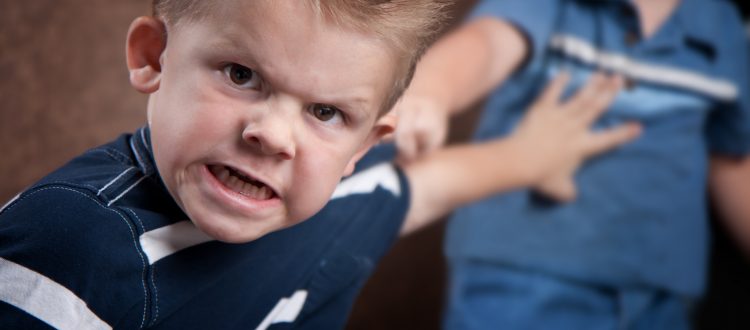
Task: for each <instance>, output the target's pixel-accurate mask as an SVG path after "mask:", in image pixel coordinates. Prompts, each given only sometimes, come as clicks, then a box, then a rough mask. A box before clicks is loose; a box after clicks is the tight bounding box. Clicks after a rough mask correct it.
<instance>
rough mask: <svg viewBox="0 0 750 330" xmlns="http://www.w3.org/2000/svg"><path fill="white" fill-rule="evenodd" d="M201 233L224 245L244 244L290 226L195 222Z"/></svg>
mask: <svg viewBox="0 0 750 330" xmlns="http://www.w3.org/2000/svg"><path fill="white" fill-rule="evenodd" d="M193 223H194V224H195V225H196V227H198V229H199V230H200V231H202V232H203V233H204V234H206V235H208V236H209V237H211V238H213V239H215V240H217V241H221V242H224V243H232V244H242V243H248V242H252V241H254V240H257V239H259V238H261V237H263V236H265V235H267V234H270V233H272V232H275V231H278V230H281V229H284V228H286V227H288V226H281V225H279V226H267V227H263V226H246V227H244V226H222V225H220V224H216V223H209V224H206V223H202V222H201V221H193Z"/></svg>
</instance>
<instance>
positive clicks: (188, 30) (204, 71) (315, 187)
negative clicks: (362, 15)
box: [128, 0, 396, 242]
mask: <svg viewBox="0 0 750 330" xmlns="http://www.w3.org/2000/svg"><path fill="white" fill-rule="evenodd" d="M218 7H221V8H220V9H216V12H214V13H212V14H210V15H207V17H206V18H204V19H201V20H199V21H197V22H192V21H187V20H186V21H183V22H180V23H179V24H178V25H177V26H172V27H170V28H169V31H168V32H169V33H168V42H167V44H166V49H164V51H163V52H162V53H161V56H160V57H159V58H158V64H159V65H160V68H158V69H155V70H154V71H155V72H154V76H153V78H154V79H152V80H151V81H150V82H151V83H152V84H155V86H153V85H152V87H153V88H152V89H151V90H149V89H148V88H143V86H136V88H139V89H140V90H145V91H149V92H153V94H152V95H151V97H150V99H149V114H148V115H149V124H150V127H151V139H152V145H153V149H154V150H153V153H154V157H155V159H156V164H157V167H158V169H159V173H160V175H161V178H162V180H163V181H164V183H165V184H166V186H167V188H168V189H169V191H170V193H171V194H172V196H174V198H175V200H176V201H177V203H178V204H179V205H180V206H181V207H182V209H183V210H184V211H185V212H186V213H187V215H188V216H189V217H190V219H191V220H192V221H193V222H194V223H195V224H196V226H197V227H198V228H200V229H201V230H202V231H204V232H206V233H207V234H209V235H210V236H212V237H214V238H216V239H219V240H222V241H227V242H246V241H250V240H253V239H256V238H258V237H260V236H262V235H264V234H266V233H269V232H272V231H275V230H278V229H281V228H285V227H288V226H290V225H293V224H295V223H298V222H300V221H302V220H304V219H306V218H308V217H310V216H312V215H313V214H314V213H315V212H317V211H318V210H319V209H320V208H322V207H323V205H324V204H325V203H326V202H327V201H328V199H329V198H330V196H331V194H332V192H333V190H334V188H335V186H336V184H337V183H338V182H339V180H340V179H341V177H342V176H343V175H345V174H348V173H350V172H351V170H352V168H353V165H354V162H355V161H356V160H357V159H358V158H359V157H360V156H361V155H362V154H363V153H364V152H365V151H366V150H367V149H369V147H370V146H371V145H372V144H373V143H374V142H376V141H377V139H378V138H379V137H380V136H381V135H382V134H384V133H387V132H389V131H390V130H391V129H392V125H391V123H390V122H389V121H390V120H391V118H388V117H382V118H378V110H379V109H380V106H381V103H382V102H383V100H384V99H385V98H386V95H387V92H388V91H389V88H390V87H391V86H392V81H393V79H394V72H395V68H396V62H395V59H394V57H393V55H391V53H390V52H389V51H388V50H387V48H386V46H385V44H383V43H382V42H380V41H379V40H378V39H376V38H375V37H373V36H370V35H366V34H363V33H359V32H355V31H352V30H349V29H345V28H342V27H340V26H336V25H334V24H329V23H326V22H324V21H321V20H319V19H318V18H317V16H315V14H314V13H313V12H312V10H311V9H309V8H308V7H306V5H305V4H304V2H302V1H298V0H284V1H278V0H273V1H257V0H254V1H240V0H232V1H221V2H220V5H218ZM136 22H138V21H136ZM136 22H134V25H135V24H137V23H136ZM152 23H153V22H152ZM134 29H135V28H134V26H131V34H130V36H129V47H130V45H131V44H133V42H132V40H130V38H133V37H136V38H137V36H136V35H137V33H133V31H134ZM146 44H148V43H146ZM146 48H147V47H146ZM130 52H131V50H130V49H129V54H128V55H129V57H130V58H129V66H131V65H130V64H131V62H134V61H133V60H131V58H132V57H133V55H131V53H130ZM135 56H137V55H135ZM148 56H149V55H148V54H145V55H144V58H147V57H148ZM147 69H148V68H147ZM132 77H133V68H132V66H131V80H133V78H132ZM136 80H137V79H136ZM137 84H138V83H137V82H134V85H137Z"/></svg>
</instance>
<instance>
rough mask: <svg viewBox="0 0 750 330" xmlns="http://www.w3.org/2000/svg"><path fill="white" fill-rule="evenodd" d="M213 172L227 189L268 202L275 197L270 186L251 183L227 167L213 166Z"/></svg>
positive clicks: (255, 182) (256, 182) (253, 181)
mask: <svg viewBox="0 0 750 330" xmlns="http://www.w3.org/2000/svg"><path fill="white" fill-rule="evenodd" d="M211 171H212V172H213V173H214V175H215V176H216V178H217V179H219V181H221V182H222V183H223V184H224V185H225V186H226V187H227V188H229V189H231V190H232V191H234V192H236V193H239V194H241V195H243V196H247V197H250V198H252V199H258V200H266V199H269V198H271V197H272V196H273V191H272V190H271V189H270V188H268V186H266V185H264V184H263V183H261V182H258V181H255V180H252V182H249V181H248V180H251V179H249V178H247V177H244V176H243V175H242V174H240V173H237V172H236V171H233V170H230V169H229V168H227V167H225V166H213V167H212V169H211ZM241 176H242V177H241Z"/></svg>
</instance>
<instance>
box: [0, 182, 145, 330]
mask: <svg viewBox="0 0 750 330" xmlns="http://www.w3.org/2000/svg"><path fill="white" fill-rule="evenodd" d="M126 222H127V219H125V218H124V217H121V216H120V215H119V214H117V213H115V212H113V211H111V210H110V209H108V208H106V207H104V206H102V205H101V204H100V203H99V201H97V200H96V199H95V198H94V197H93V196H92V195H91V193H90V192H87V191H84V190H78V189H75V188H73V187H70V186H64V185H49V186H40V187H38V188H35V189H32V190H30V191H27V192H25V193H23V194H22V195H20V196H19V198H18V199H17V200H15V201H14V202H13V203H11V204H10V205H9V206H8V207H7V208H5V209H4V210H2V213H0V324H3V325H6V326H9V327H10V328H14V329H16V328H18V329H38V328H47V327H48V325H51V326H52V327H54V328H69V329H82V328H87V329H94V328H97V329H98V328H107V327H111V326H112V325H113V324H116V322H119V321H121V320H122V316H123V314H124V313H125V312H126V311H127V310H128V309H130V308H131V307H133V308H134V309H136V306H139V304H141V305H140V306H143V305H142V304H144V303H145V302H144V292H145V288H144V285H143V284H142V283H143V282H142V279H143V277H142V276H144V275H143V274H144V267H145V266H143V264H142V260H141V259H140V258H139V256H138V255H137V253H136V251H135V248H133V246H134V239H135V238H134V236H132V235H135V234H136V233H135V232H134V231H131V230H130V228H129V227H128V226H130V224H128V223H126ZM105 225H106V226H105ZM117 246H122V247H124V248H122V249H118V248H117ZM112 297H116V298H112ZM138 310H139V311H141V310H143V307H140V309H138ZM138 316H140V315H138ZM132 320H133V323H135V324H126V323H118V324H120V325H123V326H126V327H128V326H133V327H138V322H140V320H141V318H140V317H138V318H136V317H133V318H132ZM9 322H10V323H9ZM11 325H12V326H11Z"/></svg>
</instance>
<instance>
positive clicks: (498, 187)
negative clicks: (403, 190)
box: [401, 74, 640, 234]
mask: <svg viewBox="0 0 750 330" xmlns="http://www.w3.org/2000/svg"><path fill="white" fill-rule="evenodd" d="M566 83H567V75H566V74H562V75H560V76H559V77H557V78H556V79H555V80H554V81H552V82H551V83H550V85H549V86H548V87H547V89H546V90H545V92H544V93H543V94H542V95H541V96H540V97H539V98H538V99H537V101H536V102H535V103H534V105H533V106H532V107H531V109H530V110H529V111H528V112H527V113H526V116H525V117H524V118H523V120H522V121H521V123H520V124H519V125H518V127H517V128H516V130H515V131H514V132H513V133H512V134H511V135H510V136H508V137H507V138H501V139H497V140H493V141H488V142H484V143H477V144H471V145H461V146H452V147H447V148H445V149H441V150H438V151H436V152H433V153H431V154H429V155H427V156H425V157H422V158H420V159H418V160H417V161H414V162H408V163H406V164H404V165H403V168H404V171H405V173H406V176H407V177H408V179H409V182H410V185H411V192H412V196H411V206H410V209H409V212H408V214H407V218H406V221H405V222H404V225H403V227H402V230H401V233H402V234H406V233H409V232H412V231H414V230H416V229H418V228H421V227H423V226H425V225H427V224H429V223H431V222H432V221H434V220H436V219H438V218H439V217H441V216H443V215H445V214H447V213H448V212H450V211H451V210H453V209H454V208H456V207H459V206H461V205H463V204H466V203H469V202H472V201H476V200H479V199H481V198H484V197H487V196H490V195H492V194H496V193H499V192H503V191H508V190H512V189H517V188H523V187H531V188H533V189H535V190H537V191H539V192H541V193H543V194H545V195H547V196H549V197H551V198H553V199H556V200H560V201H569V200H572V199H573V198H575V194H576V190H575V185H574V183H573V176H574V174H575V171H576V170H577V168H578V167H579V165H580V164H581V163H582V162H583V161H584V160H585V159H586V158H588V157H591V156H593V155H596V154H599V153H601V152H604V151H607V150H610V149H612V148H615V147H617V146H619V145H621V144H623V143H626V142H628V141H630V140H632V139H634V138H635V137H636V136H638V134H639V132H640V126H639V125H638V124H634V123H630V124H625V125H622V126H619V127H615V128H611V129H608V130H605V131H599V132H592V131H591V128H590V126H591V125H592V123H593V122H594V120H595V119H596V118H598V117H599V115H601V113H602V112H603V111H604V109H606V108H607V106H608V105H609V104H610V103H611V102H612V100H613V99H614V97H615V96H616V94H617V92H618V91H619V89H620V86H621V84H622V82H621V79H620V78H619V77H615V78H606V77H604V76H602V75H597V76H595V77H594V78H592V79H591V81H590V82H589V83H588V84H587V85H586V86H585V87H584V88H583V89H582V90H580V91H579V92H578V93H577V94H576V95H574V96H573V97H571V98H570V99H569V100H567V101H564V102H562V101H561V100H560V98H561V95H562V92H563V90H564V87H565V85H566Z"/></svg>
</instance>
